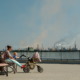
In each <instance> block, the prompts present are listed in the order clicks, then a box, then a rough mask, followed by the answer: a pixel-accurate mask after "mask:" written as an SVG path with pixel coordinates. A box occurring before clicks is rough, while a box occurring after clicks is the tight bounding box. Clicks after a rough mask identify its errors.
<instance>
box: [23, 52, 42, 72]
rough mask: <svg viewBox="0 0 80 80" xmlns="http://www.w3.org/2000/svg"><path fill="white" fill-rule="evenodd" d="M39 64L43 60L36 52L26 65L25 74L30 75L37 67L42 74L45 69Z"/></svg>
mask: <svg viewBox="0 0 80 80" xmlns="http://www.w3.org/2000/svg"><path fill="white" fill-rule="evenodd" d="M38 62H41V59H40V56H39V53H38V52H36V53H35V54H34V55H33V57H32V58H30V57H28V58H27V62H26V63H25V66H26V67H25V68H23V71H24V72H25V73H29V72H30V70H33V69H34V68H35V67H37V71H38V72H40V73H42V72H43V68H42V67H41V66H40V65H38V64H37V63H38Z"/></svg>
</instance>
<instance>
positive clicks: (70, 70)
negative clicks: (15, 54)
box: [0, 64, 80, 80]
mask: <svg viewBox="0 0 80 80" xmlns="http://www.w3.org/2000/svg"><path fill="white" fill-rule="evenodd" d="M40 65H41V66H42V67H43V68H44V72H43V73H38V72H37V70H36V69H35V70H33V71H30V73H24V72H23V71H22V69H20V68H18V72H17V73H16V74H13V73H9V76H8V77H6V76H1V75H0V80H80V65H76V64H75V65H74V64H40Z"/></svg>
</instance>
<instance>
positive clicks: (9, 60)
mask: <svg viewBox="0 0 80 80" xmlns="http://www.w3.org/2000/svg"><path fill="white" fill-rule="evenodd" d="M6 62H13V63H15V64H17V65H18V66H19V67H21V66H22V64H20V63H19V62H18V61H16V60H14V59H6Z"/></svg>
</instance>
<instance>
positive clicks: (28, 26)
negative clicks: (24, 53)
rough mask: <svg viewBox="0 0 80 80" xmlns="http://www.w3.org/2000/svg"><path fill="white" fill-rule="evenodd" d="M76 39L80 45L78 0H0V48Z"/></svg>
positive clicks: (79, 46)
mask: <svg viewBox="0 0 80 80" xmlns="http://www.w3.org/2000/svg"><path fill="white" fill-rule="evenodd" d="M75 41H76V44H77V47H78V48H80V0H0V49H3V48H4V47H5V46H6V45H12V46H13V47H14V48H25V47H27V46H33V47H36V45H37V44H39V45H40V47H41V46H42V44H43V46H44V47H45V48H47V47H53V46H54V44H56V43H59V44H60V43H61V44H62V43H64V45H65V46H73V45H74V42H75Z"/></svg>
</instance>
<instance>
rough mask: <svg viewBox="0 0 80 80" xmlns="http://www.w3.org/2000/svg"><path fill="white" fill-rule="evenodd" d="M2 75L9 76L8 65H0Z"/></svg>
mask: <svg viewBox="0 0 80 80" xmlns="http://www.w3.org/2000/svg"><path fill="white" fill-rule="evenodd" d="M0 74H1V75H2V74H5V75H6V76H8V64H5V63H0Z"/></svg>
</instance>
